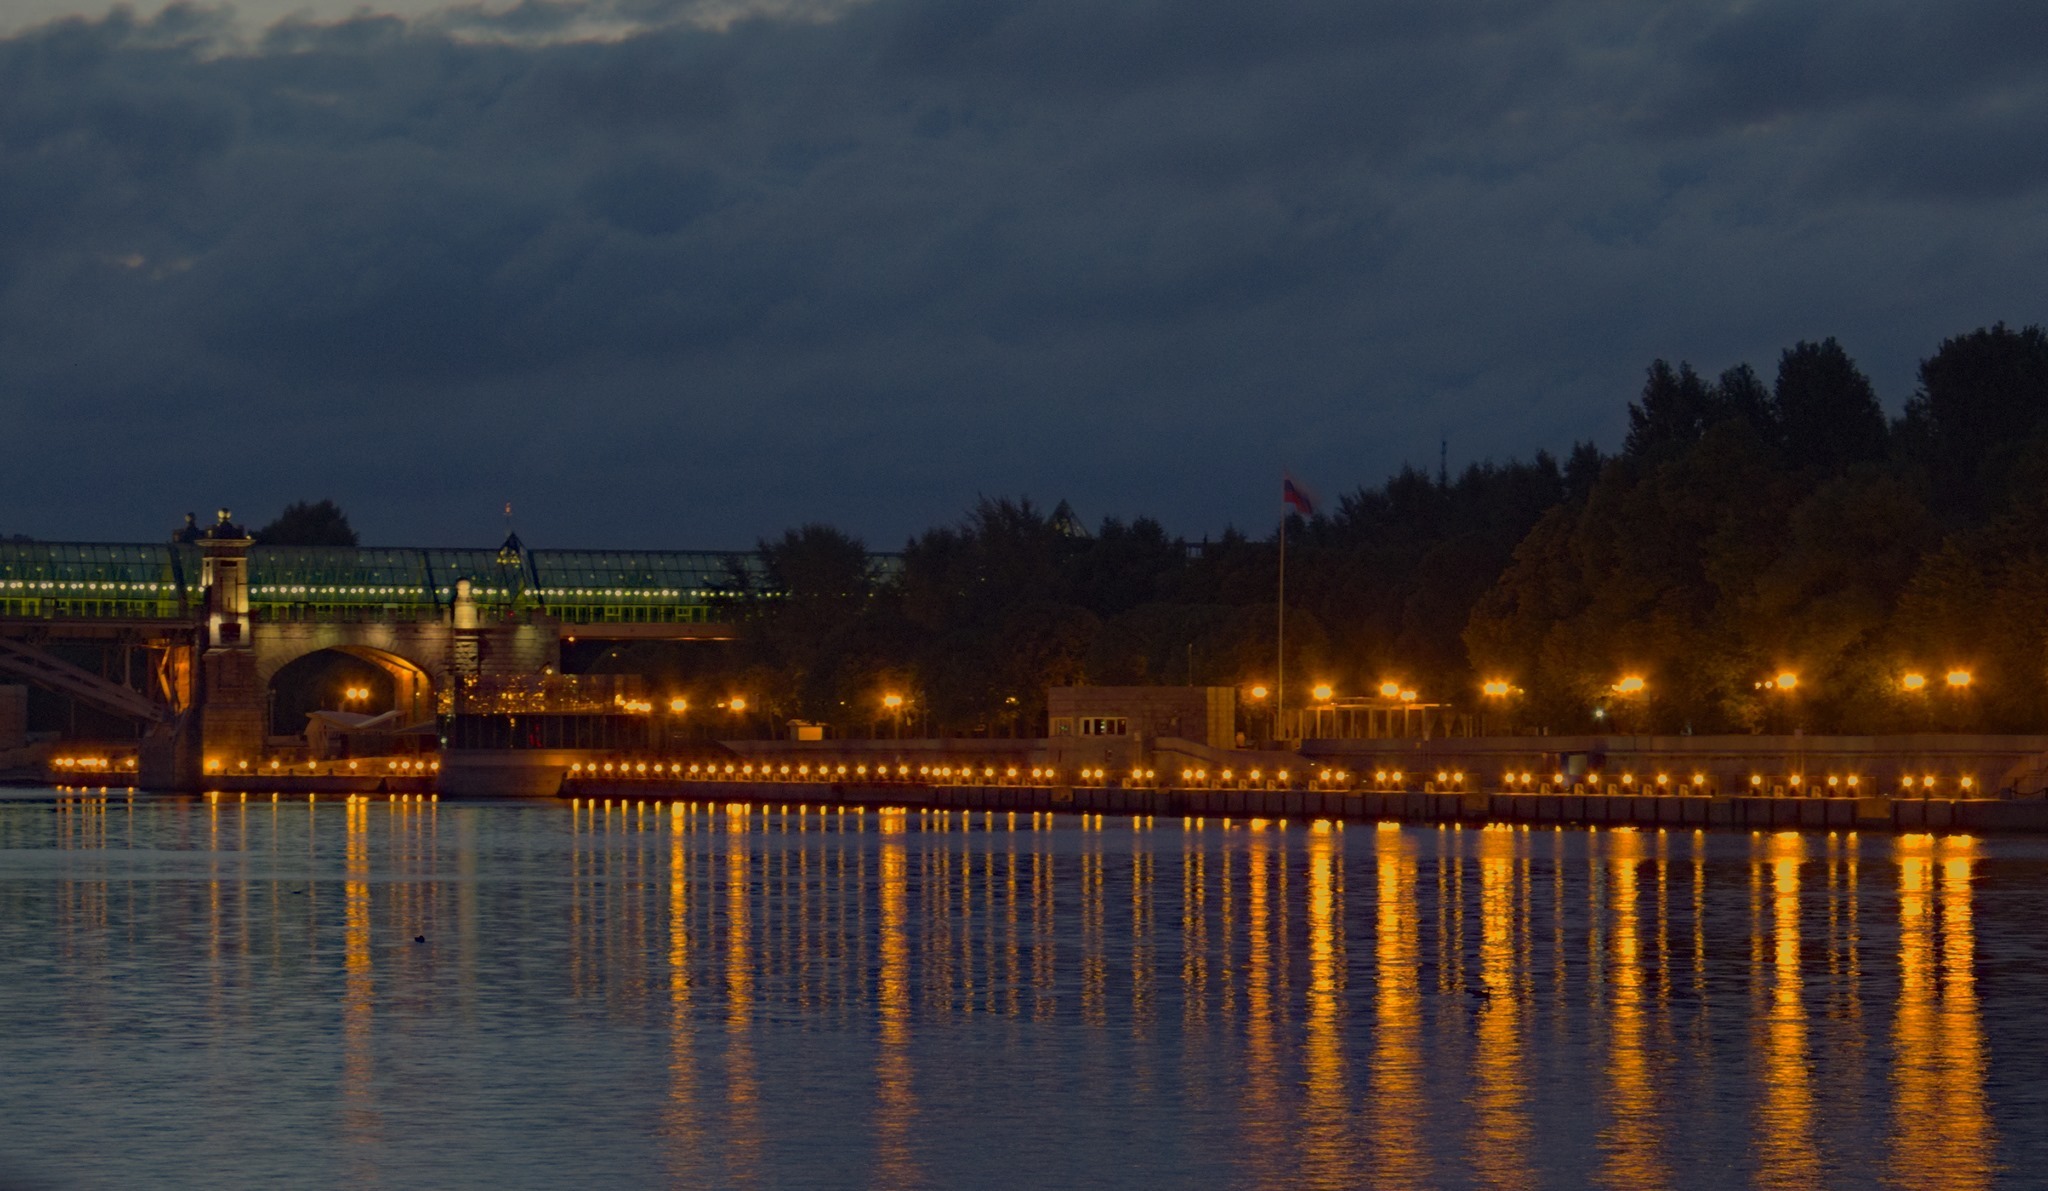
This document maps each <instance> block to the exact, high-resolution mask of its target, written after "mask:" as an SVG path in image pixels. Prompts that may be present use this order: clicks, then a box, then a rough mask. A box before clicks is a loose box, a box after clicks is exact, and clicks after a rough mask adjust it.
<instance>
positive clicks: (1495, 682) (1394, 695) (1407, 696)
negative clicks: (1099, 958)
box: [888, 667, 1976, 706]
mask: <svg viewBox="0 0 2048 1191" xmlns="http://www.w3.org/2000/svg"><path fill="white" fill-rule="evenodd" d="M1942 679H1943V682H1944V683H1945V684H1946V685H1947V686H1948V687H1949V689H1951V690H1958V691H1959V690H1963V689H1965V688H1967V687H1969V686H1970V685H1972V684H1973V683H1975V682H1976V675H1974V674H1973V673H1971V672H1970V671H1969V670H1966V669H1963V668H1961V667H1957V668H1956V669H1953V670H1950V671H1948V672H1947V673H1946V674H1944V675H1943V676H1942ZM1928 683H1929V680H1928V677H1927V675H1925V674H1923V673H1920V672H1919V671H1917V670H1916V671H1909V672H1907V673H1905V674H1902V675H1900V676H1899V689H1900V690H1902V691H1909V692H1910V691H1923V690H1926V689H1927V687H1928ZM1798 687H1799V675H1798V674H1797V673H1796V672H1794V671H1791V670H1784V671H1780V672H1779V673H1777V674H1775V675H1773V676H1771V677H1770V678H1766V679H1763V680H1761V681H1759V682H1758V683H1757V684H1756V689H1758V690H1775V691H1785V692H1789V691H1793V690H1796V689H1798ZM1608 689H1609V690H1610V691H1612V692H1613V693H1614V694H1617V695H1641V694H1644V693H1646V692H1647V691H1648V690H1649V689H1650V684H1649V680H1647V679H1645V678H1644V677H1643V676H1642V675H1640V674H1624V675H1622V676H1621V677H1620V678H1617V679H1615V681H1614V683H1613V684H1612V685H1611V686H1610V687H1609V688H1608ZM1246 693H1247V694H1249V695H1250V696H1251V697H1252V698H1253V699H1254V700H1263V699H1265V698H1266V697H1267V696H1268V695H1270V694H1271V693H1272V691H1271V690H1270V689H1269V688H1268V687H1267V686H1266V685H1265V684H1264V683H1253V684H1252V685H1251V686H1250V687H1249V688H1248V689H1247V691H1246ZM1377 693H1378V694H1379V697H1380V698H1382V699H1391V700H1395V701H1398V702H1402V703H1413V702H1414V701H1415V700H1416V698H1417V692H1416V691H1415V689H1414V688H1412V687H1406V686H1403V685H1402V684H1400V683H1398V682H1393V681H1387V682H1382V683H1380V685H1379V688H1378V692H1377ZM1479 693H1480V694H1481V695H1484V696H1485V697H1486V698H1489V699H1507V698H1511V697H1513V696H1515V695H1519V694H1521V693H1522V688H1521V687H1518V686H1516V685H1515V684H1514V683H1513V682H1511V681H1509V680H1508V679H1505V678H1489V679H1486V680H1485V681H1483V682H1481V683H1480V684H1479ZM1309 695H1310V696H1311V697H1312V698H1313V699H1314V700H1315V701H1316V702H1318V703H1328V702H1330V701H1331V700H1333V699H1335V698H1336V697H1337V692H1336V688H1335V687H1333V686H1331V685H1330V684H1329V683H1327V682H1319V683H1317V684H1316V685H1315V686H1313V687H1310V688H1309ZM888 698H891V699H893V698H895V696H894V695H891V696H889V697H888ZM892 706H893V704H892Z"/></svg>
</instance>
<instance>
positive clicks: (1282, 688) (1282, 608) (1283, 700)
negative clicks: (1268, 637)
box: [1273, 508, 1287, 743]
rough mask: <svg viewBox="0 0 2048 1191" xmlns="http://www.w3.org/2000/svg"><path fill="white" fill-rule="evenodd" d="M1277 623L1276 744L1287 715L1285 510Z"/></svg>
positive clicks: (1281, 531) (1274, 712) (1281, 519)
mask: <svg viewBox="0 0 2048 1191" xmlns="http://www.w3.org/2000/svg"><path fill="white" fill-rule="evenodd" d="M1274 602H1275V603H1276V604H1277V605H1278V606H1279V612H1278V615H1279V623H1278V625H1277V626H1276V628H1275V629H1274V632H1273V640H1274V644H1275V646H1276V652H1277V653H1278V655H1279V656H1278V657H1276V658H1275V659H1274V661H1273V736H1274V738H1275V743H1278V738H1279V736H1280V724H1281V722H1282V718H1283V717H1284V716H1285V715H1286V713H1287V510H1286V509H1285V508H1282V509H1281V510H1280V592H1279V597H1278V598H1277V599H1276V600H1275V601H1274Z"/></svg>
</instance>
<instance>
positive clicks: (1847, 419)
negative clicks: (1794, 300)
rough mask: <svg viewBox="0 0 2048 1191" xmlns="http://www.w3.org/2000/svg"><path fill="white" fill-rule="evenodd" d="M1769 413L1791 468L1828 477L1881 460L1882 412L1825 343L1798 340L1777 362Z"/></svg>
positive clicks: (1834, 347)
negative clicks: (1809, 470)
mask: <svg viewBox="0 0 2048 1191" xmlns="http://www.w3.org/2000/svg"><path fill="white" fill-rule="evenodd" d="M1770 413H1771V420H1772V421H1773V422H1774V423H1776V428H1777V437H1778V444H1779V446H1780V447H1782V448H1783V450H1784V452H1785V458H1786V461H1787V462H1788V463H1790V464H1791V465H1792V466H1793V467H1799V468H1813V469H1816V470H1818V471H1820V472H1821V473H1823V474H1829V475H1832V474H1834V473H1837V472H1839V471H1841V470H1842V469H1843V468H1845V467H1848V466H1849V465H1851V464H1854V463H1864V462H1869V461H1872V460H1877V459H1882V458H1884V453H1885V420H1884V410H1883V409H1882V408H1880V407H1879V406H1878V403H1877V393H1876V391H1875V390H1874V389H1872V388H1871V387H1870V380H1869V378H1868V377H1866V376H1864V375H1863V374H1862V373H1861V372H1859V371H1857V369H1856V364H1855V362H1854V361H1852V360H1851V359H1849V353H1847V352H1845V351H1843V350H1842V346H1841V344H1839V343H1836V342H1835V341H1834V340H1833V339H1831V338H1830V339H1825V340H1822V341H1821V342H1819V343H1807V342H1805V341H1803V340H1802V341H1801V342H1799V343H1798V344H1796V345H1795V346H1793V347H1790V348H1787V349H1786V351H1785V354H1784V355H1783V356H1780V357H1779V359H1778V383H1777V387H1776V388H1775V390H1773V392H1772V394H1771V404H1770Z"/></svg>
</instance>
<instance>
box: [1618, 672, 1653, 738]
mask: <svg viewBox="0 0 2048 1191" xmlns="http://www.w3.org/2000/svg"><path fill="white" fill-rule="evenodd" d="M1613 690H1614V693H1615V694H1617V695H1620V696H1621V697H1622V698H1623V699H1626V700H1630V701H1632V702H1633V703H1634V704H1635V706H1637V707H1645V706H1647V705H1648V704H1649V701H1650V694H1649V691H1650V684H1649V683H1647V682H1645V681H1643V676H1642V675H1640V674H1624V675H1622V676H1621V678H1620V679H1618V680H1617V681H1616V682H1615V684H1614V687H1613ZM1630 720H1631V722H1630V724H1629V727H1630V729H1631V730H1632V731H1640V730H1641V728H1642V724H1641V722H1640V717H1637V716H1635V715H1633V714H1632V715H1631V716H1630Z"/></svg>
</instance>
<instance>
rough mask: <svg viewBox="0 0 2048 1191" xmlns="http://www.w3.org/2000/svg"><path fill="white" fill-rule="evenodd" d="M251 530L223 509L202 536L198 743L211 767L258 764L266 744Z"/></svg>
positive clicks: (200, 543)
mask: <svg viewBox="0 0 2048 1191" xmlns="http://www.w3.org/2000/svg"><path fill="white" fill-rule="evenodd" d="M250 545H252V542H251V541H250V538H249V535H248V534H247V533H245V532H244V531H243V530H242V527H241V526H239V525H236V524H234V523H233V522H231V521H230V520H229V519H228V511H227V510H226V509H222V510H221V511H220V522H219V524H217V525H215V526H214V527H213V528H212V529H209V530H208V531H207V532H206V534H205V536H203V537H201V538H200V539H199V547H200V550H201V551H202V554H203V558H204V568H205V570H204V573H203V580H204V583H205V586H206V605H205V606H206V623H205V626H204V628H203V629H202V640H201V652H200V655H199V745H200V751H201V753H202V754H203V755H204V759H205V761H207V762H208V763H209V768H211V764H210V763H212V762H219V763H220V765H221V767H222V768H229V767H232V766H233V764H234V763H235V762H236V761H237V760H244V761H248V762H249V763H250V764H251V765H254V764H255V763H256V762H257V761H258V760H260V759H261V758H262V756H263V749H264V710H265V707H264V703H265V699H264V685H263V681H262V679H261V678H259V677H258V676H257V672H256V653H255V647H254V643H253V641H252V639H251V631H250V623H249V547H250Z"/></svg>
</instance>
